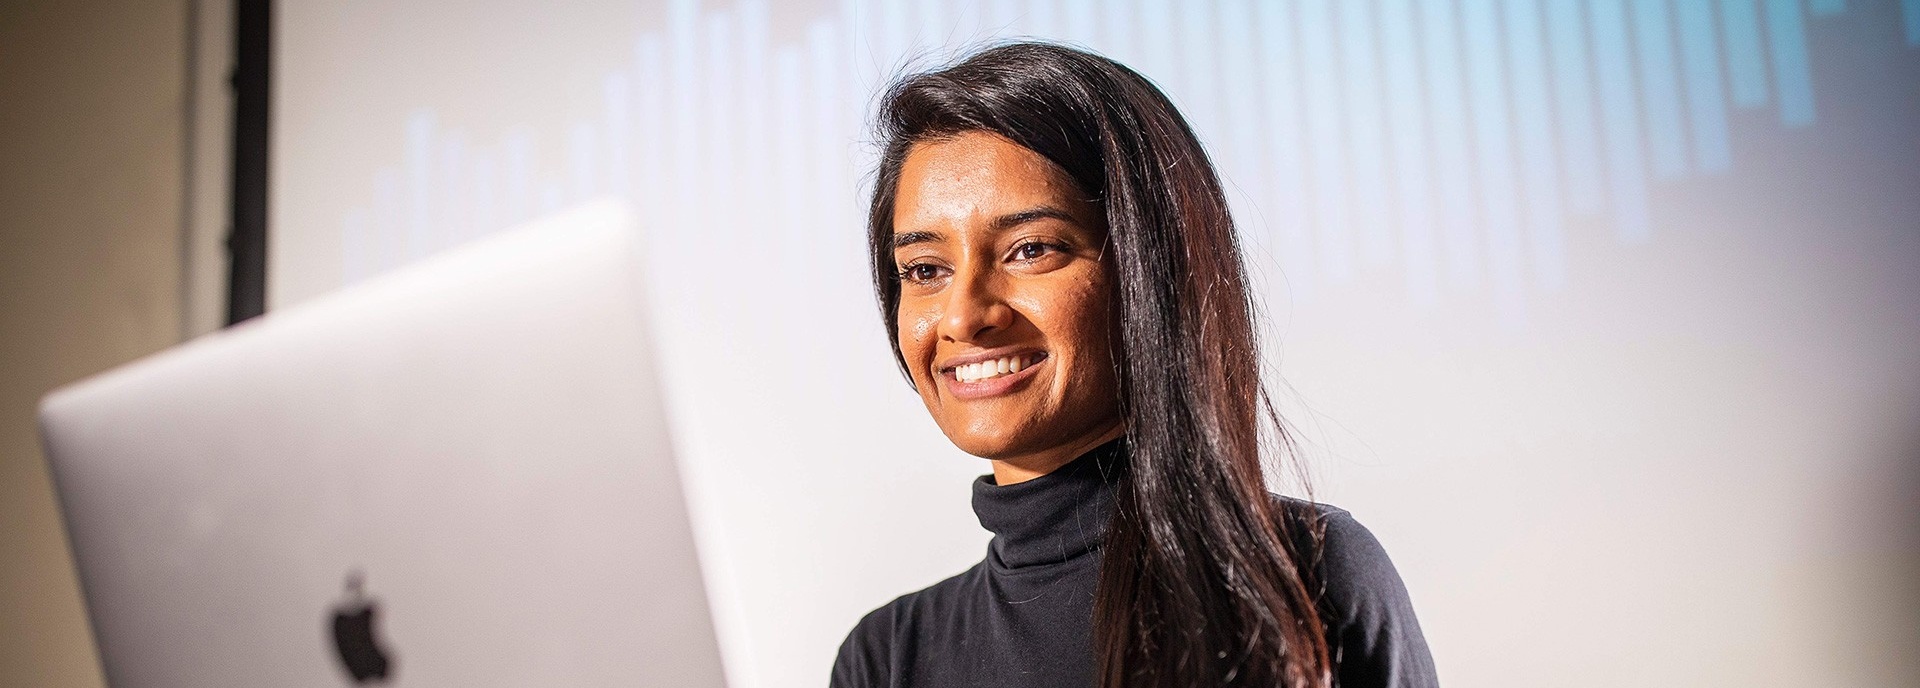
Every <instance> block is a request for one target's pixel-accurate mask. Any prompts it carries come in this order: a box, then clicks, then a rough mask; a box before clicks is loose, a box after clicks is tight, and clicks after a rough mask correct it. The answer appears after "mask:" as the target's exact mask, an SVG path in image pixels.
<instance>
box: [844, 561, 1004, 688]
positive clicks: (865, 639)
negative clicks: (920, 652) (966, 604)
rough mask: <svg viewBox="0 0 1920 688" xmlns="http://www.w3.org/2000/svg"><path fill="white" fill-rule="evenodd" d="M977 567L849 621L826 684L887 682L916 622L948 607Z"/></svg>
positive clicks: (912, 639) (914, 631)
mask: <svg viewBox="0 0 1920 688" xmlns="http://www.w3.org/2000/svg"><path fill="white" fill-rule="evenodd" d="M979 568H980V567H979V565H975V566H974V567H973V568H970V569H967V570H966V571H963V572H961V573H959V574H956V575H954V576H953V577H951V578H948V579H946V580H943V581H940V582H938V583H934V584H933V585H929V586H927V587H925V588H922V589H920V590H916V591H913V592H910V593H907V594H905V595H901V596H899V597H896V598H893V601H891V602H888V603H886V604H883V605H880V606H879V607H878V608H876V609H874V610H873V611H870V612H867V614H866V616H863V617H861V618H860V622H859V623H856V624H854V625H853V630H851V631H848V632H847V638H846V640H843V641H841V643H840V652H839V654H838V655H837V656H836V657H835V658H834V661H833V679H832V681H831V682H830V685H832V686H835V687H836V688H837V687H841V686H885V685H891V684H892V681H891V680H890V677H891V675H892V674H893V671H894V669H895V667H896V662H895V659H896V658H897V657H898V656H899V655H900V653H901V652H910V651H911V648H908V647H906V646H907V645H910V644H912V643H914V642H916V641H917V639H918V638H919V637H920V635H921V633H920V632H919V629H918V628H917V626H918V625H919V624H921V623H923V622H924V621H925V620H926V619H928V618H929V617H933V616H936V615H937V614H938V611H939V610H941V609H949V608H951V607H952V606H953V605H954V604H955V603H956V602H955V600H956V597H957V596H959V595H961V594H962V593H961V590H962V589H963V588H965V587H966V586H968V585H970V584H971V583H972V581H973V579H974V577H975V576H976V575H977V574H978V571H979Z"/></svg>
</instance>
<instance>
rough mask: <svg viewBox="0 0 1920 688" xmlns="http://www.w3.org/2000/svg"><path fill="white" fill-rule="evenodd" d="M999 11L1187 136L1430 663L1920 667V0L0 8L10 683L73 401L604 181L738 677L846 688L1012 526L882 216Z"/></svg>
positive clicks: (22, 682) (1286, 387)
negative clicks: (201, 340) (886, 180)
mask: <svg viewBox="0 0 1920 688" xmlns="http://www.w3.org/2000/svg"><path fill="white" fill-rule="evenodd" d="M1009 37H1039V38H1046V39H1052V40H1060V41H1066V42H1069V43H1073V44H1077V45H1080V46H1084V47H1087V48H1090V49H1093V50H1096V51H1099V52H1101V53H1103V54H1106V55H1108V56H1111V57H1113V58H1115V59H1118V60H1120V61H1122V62H1124V63H1126V64H1128V65H1130V66H1132V67H1134V68H1135V69H1137V70H1139V71H1140V72H1142V73H1143V74H1145V75H1146V76H1148V77H1149V78H1151V79H1152V80H1154V81H1155V82H1156V83H1158V84H1160V85H1161V87H1162V88H1164V89H1165V90H1166V91H1167V92H1168V93H1169V94H1170V95H1171V96H1172V97H1173V99H1174V100H1175V102H1176V103H1177V104H1178V105H1179V106H1180V107H1181V108H1182V110H1183V111H1184V112H1185V113H1187V114H1188V116H1189V117H1190V118H1191V120H1192V122H1193V124H1194V126H1195V127H1196V129H1197V130H1198V131H1199V133H1200V135H1201V137H1202V139H1203V140H1204V142H1205V143H1206V144H1207V146H1208V148H1209V150H1210V151H1211V152H1212V154H1213V155H1214V156H1215V163H1216V165H1218V167H1219V168H1220V170H1221V172H1222V173H1223V175H1224V176H1225V178H1226V180H1227V182H1228V184H1229V188H1230V194H1231V195H1232V198H1233V202H1234V204H1235V209H1236V212H1237V215H1236V218H1237V220H1238V221H1239V223H1240V232H1241V236H1242V238H1243V240H1244V247H1245V250H1246V254H1247V259H1248V261H1249V263H1250V265H1251V267H1252V268H1253V270H1254V272H1255V274H1256V276H1257V282H1258V284H1259V289H1260V294H1259V296H1260V298H1261V300H1262V303H1263V308H1264V314H1265V316H1266V320H1267V331H1266V332H1267V337H1266V340H1265V344H1266V347H1267V354H1268V359H1267V360H1268V363H1269V368H1270V372H1272V373H1273V374H1274V379H1275V381H1276V392H1277V394H1278V396H1279V399H1280V401H1281V402H1282V407H1283V413H1284V414H1285V415H1286V416H1287V418H1288V419H1289V421H1290V422H1291V423H1292V424H1293V425H1294V426H1295V430H1296V432H1297V434H1298V437H1299V439H1300V440H1301V441H1302V459H1303V460H1304V461H1305V462H1306V464H1307V465H1308V467H1309V473H1310V475H1311V478H1312V480H1311V485H1312V490H1313V494H1314V496H1315V497H1317V498H1319V499H1321V500H1323V501H1327V502H1330V503H1333V504H1336V505H1339V506H1341V507H1344V508H1347V509H1349V510H1351V511H1352V512H1353V513H1354V514H1355V515H1356V517H1357V518H1358V519H1359V520H1360V521H1361V522H1362V523H1364V524H1366V525H1367V526H1369V527H1370V528H1371V529H1372V530H1373V531H1374V532H1375V533H1376V534H1377V535H1378V536H1379V538H1380V539H1381V541H1382V542H1383V543H1384V544H1385V546H1386V548H1387V551H1388V552H1389V553H1390V554H1391V555H1392V556H1393V558H1394V561H1395V563H1396V564H1397V565H1398V567H1399V568H1400V571H1401V574H1402V576H1403V577H1404V578H1405V579H1406V582H1407V585H1408V587H1409V589H1410V590H1411V592H1412V594H1413V599H1414V603H1415V606H1416V608H1417V609H1418V610H1419V613H1420V618H1421V622H1422V624H1423V626H1424V627H1425V629H1426V633H1427V636H1428V639H1429V641H1430V643H1431V645H1432V647H1433V651H1434V655H1435V659H1436V661H1437V663H1438V666H1439V669H1440V672H1441V676H1442V678H1443V680H1444V681H1446V683H1447V684H1449V685H1462V686H1541V685H1551V686H1616V685H1658V686H1722V685H1727V686H1733V685H1738V686H1801V685H1843V686H1913V685H1920V501H1917V500H1920V346H1916V344H1915V342H1920V0H1203V1H1191V2H1186V1H1183V2H1173V1H1172V0H1137V1H1135V0H1130V1H1127V2H1094V1H1093V0H994V1H990V2H965V1H944V0H919V1H915V2H877V1H872V0H838V1H835V0H803V1H795V2H778V3H774V2H770V1H768V0H737V1H729V0H714V1H708V2H700V1H694V0H674V1H670V2H659V1H648V2H634V1H632V0H627V1H616V0H579V1H572V2H544V3H527V2H504V1H501V0H464V1H462V2H453V1H452V0H415V1H414V2H405V3H395V2H381V1H375V0H323V1H322V0H316V1H307V2H260V1H247V0H243V1H242V2H239V3H237V4H229V3H219V2H206V1H200V0H194V1H185V0H152V1H149V2H138V3H135V2H91V3H71V2H49V1H46V0H6V2H4V3H0V208H4V209H6V211H7V212H6V213H5V214H4V215H0V218H3V219H0V498H4V503H3V504H0V685H6V686H13V685H19V686H90V685H97V684H98V683H99V680H100V679H99V672H98V669H97V659H96V657H95V656H94V653H93V649H92V644H91V641H90V639H89V636H88V631H87V627H86V621H85V617H84V615H83V609H84V607H83V603H82V598H81V596H80V594H79V591H78V590H77V588H76V585H75V583H74V580H73V574H72V564H71V560H70V557H69V555H68V553H67V550H66V545H65V541H64V539H63V538H64V536H63V533H62V530H61V526H60V522H59V517H58V513H57V511H56V509H55V502H54V497H53V495H52V492H51V490H50V488H49V485H48V483H47V478H46V471H45V464H44V461H43V460H42V458H41V456H40V454H39V451H38V442H37V437H36V436H35V431H34V428H33V424H32V411H33V405H34V403H35V400H36V399H37V398H38V397H39V395H41V394H44V393H45V392H46V391H48V390H50V389H51V388H53V387H55V386H57V385H59V384H63V383H65V382H69V381H72V380H74V379H77V378H79V377H81V376H85V375H88V374H91V373H94V372H97V371H100V370H103V369H105V368H107V367H110V366H112V365H115V364H117V363H120V362H124V361H128V360H131V359H133V358H136V357H138V356H140V355H144V354H146V353H149V352H152V351H155V350H158V349H161V348H164V347H166V346H169V345H171V344H174V343H177V342H179V341H182V340H184V339H187V338H191V337H193V336H196V335H198V334H202V333H205V332H209V331H212V330H214V329H217V328H218V327H220V326H221V325H222V324H223V323H225V322H226V321H228V320H230V319H233V318H237V317H244V316H246V315H250V314H252V313H255V312H258V311H259V310H261V309H263V308H264V309H265V310H268V311H271V310H273V309H278V308H283V307H288V306H292V305H295V304H298V303H300V302H302V301H306V300H309V299H313V298H316V297H320V296H323V295H325V294H326V293H328V292H329V291H332V290H335V289H338V288H340V287H342V286H345V285H349V284H353V283H356V282H360V281H363V280H367V279H371V278H375V277H377V276H378V275H380V274H381V273H383V272H385V271H388V270H391V269H393V268H395V267H398V266H401V265H404V264H406V263H408V262H410V261H413V260H415V259H417V258H420V257H422V256H426V255H430V254H432V253H434V252H437V251H440V250H442V249H445V248H448V247H451V246H455V245H458V244H461V243H464V242H467V241H471V240H474V239H476V238H479V237H483V236H485V235H487V234H489V233H491V232H494V231H497V230H499V229H502V228H504V227H508V226H511V225H514V224H516V223H519V222H522V221H526V220H529V219H532V218H536V217H539V216H542V215H545V214H549V213H552V212H554V211H557V210H560V209H562V208H565V207H568V206H571V205H575V204H578V203H580V202H583V201H585V200H587V199H590V198H595V197H599V196H605V195H614V196H622V197H625V198H628V199H630V200H631V201H632V202H633V203H634V204H635V205H636V207H637V208H639V210H640V212H641V214H642V215H643V217H644V218H645V224H646V229H647V234H648V241H649V244H650V257H651V258H650V259H651V262H652V265H651V266H650V268H651V269H650V275H649V278H650V279H651V281H652V288H653V296H654V297H655V299H656V300H657V301H658V303H657V304H656V308H655V315H656V322H655V325H656V327H657V328H658V330H659V332H660V339H661V344H662V348H663V356H664V358H665V361H664V363H665V366H666V371H667V377H668V382H669V389H668V392H669V398H670V400H671V403H672V413H673V424H674V432H675V441H676V443H677V445H678V447H679V448H680V449H681V451H682V462H683V465H684V466H685V467H686V469H685V478H686V481H687V486H686V487H687V490H688V494H689V496H690V498H691V501H692V505H693V508H694V516H695V523H696V526H697V535H698V537H699V539H700V545H701V557H702V561H703V565H704V567H705V570H706V575H707V578H708V583H709V590H710V591H711V594H712V595H713V605H714V612H715V620H716V624H717V627H718V629H719V631H720V635H721V642H722V648H723V651H724V652H725V654H726V661H727V666H728V671H729V675H730V677H731V679H732V681H733V682H734V684H735V685H737V686H748V687H766V688H776V687H786V686H814V685H821V684H823V683H824V682H825V678H826V672H827V669H828V667H829V665H830V664H831V661H832V657H833V652H834V650H835V648H836V647H837V646H838V644H839V642H840V640H841V638H842V637H843V636H844V635H845V633H846V631H847V630H848V629H849V628H851V627H852V625H853V623H854V621H856V620H857V619H858V618H859V617H860V616H861V615H862V614H864V613H865V612H866V611H867V610H869V609H871V608H873V607H875V606H878V605H880V604H883V603H885V602H886V601H888V600H890V599H892V598H893V597H894V596H896V595H899V594H901V593H905V592H908V591H911V590H915V589H918V588H921V587H924V586H926V585H928V584H931V583H933V582H935V581H937V580H939V579H941V578H944V577H946V576H948V575H951V574H953V573H956V572H958V571H960V570H962V569H964V568H965V567H967V566H969V565H971V564H972V563H973V562H974V561H977V560H978V559H979V558H980V556H981V555H982V553H983V551H984V547H985V543H986V539H987V534H986V533H985V532H984V531H982V530H981V529H980V528H979V526H978V524H977V523H976V522H975V521H974V518H973V515H972V513H971V511H970V508H969V504H968V495H969V491H968V482H969V480H970V479H971V478H972V477H973V476H975V475H978V474H980V473H983V472H986V470H987V466H986V464H985V462H984V461H982V460H980V459H977V458H973V457H969V456H965V455H963V454H961V453H960V452H958V451H957V450H955V449H953V448H952V447H951V445H949V444H948V443H947V442H946V441H945V439H944V438H943V437H942V436H941V435H940V434H939V432H938V430H937V429H936V428H935V427H934V426H933V424H932V423H931V422H930V421H929V420H928V419H927V417H926V414H925V412H924V410H923V409H922V408H921V407H920V404H919V400H918V398H917V397H916V396H915V395H914V394H913V393H912V391H911V389H910V388H909V387H908V386H907V385H906V384H905V383H904V382H903V381H902V380H901V379H900V378H899V376H898V373H897V372H896V371H895V369H894V367H893V363H892V360H891V357H890V353H889V352H888V349H887V346H886V333H885V332H884V331H883V329H882V327H881V325H880V323H879V319H878V317H877V315H876V312H875V308H874V305H873V302H872V297H871V296H870V292H869V285H868V283H867V278H866V269H865V256H864V253H863V250H864V249H863V246H862V240H861V237H862V232H863V229H862V225H861V223H862V218H861V207H862V204H863V199H864V198H865V195H866V194H867V193H868V192H869V191H870V189H869V188H868V182H869V180H870V167H871V163H872V161H873V159H874V156H875V154H876V152H877V151H876V145H875V143H874V142H873V141H872V139H871V137H870V135H869V134H868V131H867V129H866V123H867V122H866V118H867V117H868V115H869V113H870V111H871V108H872V105H873V101H874V97H875V95H876V92H877V91H878V89H880V88H881V87H882V86H883V85H884V84H885V83H886V81H887V80H888V79H889V78H891V77H893V76H895V75H897V74H899V73H901V72H902V71H903V70H913V69H924V68H929V67H934V66H938V65H939V64H941V63H943V62H945V61H947V60H950V59H952V58H953V57H955V56H956V55H961V54H964V52H965V51H966V50H967V49H968V48H970V47H975V46H978V45H980V44H982V43H983V42H989V41H993V40H1000V39H1005V38H1009ZM236 74H237V75H238V78H230V77H232V76H234V75H236ZM229 248H231V249H232V250H233V251H234V253H232V254H231V255H230V254H229ZM582 327H583V328H590V327H591V324H590V323H583V324H582ZM1275 485H1276V489H1282V490H1285V491H1288V492H1294V493H1299V492H1301V491H1302V486H1301V485H1299V484H1296V483H1293V482H1286V481H1276V484H1275Z"/></svg>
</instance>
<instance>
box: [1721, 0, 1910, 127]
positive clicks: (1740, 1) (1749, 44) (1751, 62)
mask: <svg viewBox="0 0 1920 688" xmlns="http://www.w3.org/2000/svg"><path fill="white" fill-rule="evenodd" d="M1911 1H1915V2H1920V0H1911ZM1755 2H1757V0H1720V27H1721V32H1722V33H1724V34H1726V46H1727V79H1728V84H1729V86H1730V87H1731V88H1732V91H1733V104H1734V105H1737V106H1740V107H1749V108H1750V107H1760V106H1761V105H1765V104H1767V54H1766V51H1765V50H1763V49H1762V48H1761V45H1760V10H1759V7H1758V6H1757V5H1755V4H1754V3H1755Z"/></svg>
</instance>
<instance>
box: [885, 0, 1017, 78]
mask: <svg viewBox="0 0 1920 688" xmlns="http://www.w3.org/2000/svg"><path fill="white" fill-rule="evenodd" d="M874 4H875V8H874V13H875V14H877V15H879V16H878V17H877V18H876V20H875V21H876V23H878V24H879V27H880V29H879V35H878V36H877V38H878V39H879V41H878V47H877V48H876V49H877V50H879V51H880V52H879V54H878V55H875V56H874V57H875V58H877V60H876V62H877V65H878V66H879V68H880V73H881V74H883V75H887V74H892V73H893V72H894V70H895V69H898V68H899V67H900V65H901V62H902V60H904V59H905V58H906V54H907V47H908V46H909V45H911V44H912V36H910V35H908V33H907V32H908V31H910V29H908V28H907V9H908V8H907V3H906V2H905V1H904V0H883V1H882V2H877V3H874ZM993 28H994V30H995V31H999V30H1000V27H998V26H995V27H993Z"/></svg>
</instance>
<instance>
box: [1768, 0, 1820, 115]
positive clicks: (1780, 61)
mask: <svg viewBox="0 0 1920 688" xmlns="http://www.w3.org/2000/svg"><path fill="white" fill-rule="evenodd" d="M1767 46H1768V47H1769V48H1771V49H1772V52H1773V88H1774V90H1775V91H1778V92H1779V93H1780V122H1781V123H1783V124H1786V125H1787V126H1790V127H1804V126H1807V125H1809V124H1813V73H1812V68H1811V67H1810V66H1809V65H1808V64H1807V34H1806V19H1805V18H1804V17H1802V16H1801V15H1800V0H1767Z"/></svg>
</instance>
